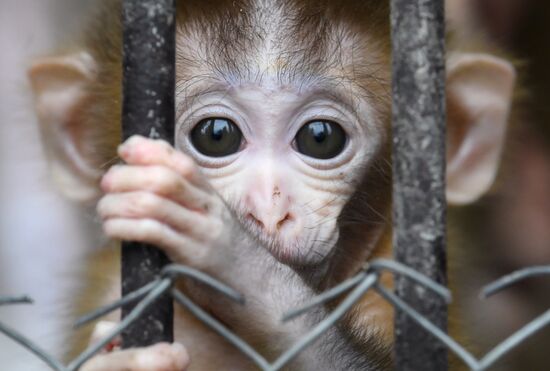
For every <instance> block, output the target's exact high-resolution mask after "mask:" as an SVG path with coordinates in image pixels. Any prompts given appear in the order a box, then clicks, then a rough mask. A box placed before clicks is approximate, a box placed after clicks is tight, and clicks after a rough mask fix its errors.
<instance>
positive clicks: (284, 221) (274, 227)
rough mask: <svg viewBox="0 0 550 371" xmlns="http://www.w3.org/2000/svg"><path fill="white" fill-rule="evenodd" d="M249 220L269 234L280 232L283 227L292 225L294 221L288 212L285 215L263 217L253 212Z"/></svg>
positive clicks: (249, 215)
mask: <svg viewBox="0 0 550 371" xmlns="http://www.w3.org/2000/svg"><path fill="white" fill-rule="evenodd" d="M248 218H249V219H250V220H251V221H252V222H254V223H255V224H256V225H257V226H258V227H260V228H261V229H263V230H264V231H265V232H266V233H268V234H275V233H277V232H280V231H281V229H282V228H283V227H285V226H287V225H289V224H291V223H292V221H293V217H292V215H291V214H290V213H289V212H286V213H285V214H284V215H281V214H267V215H262V216H257V215H256V214H255V213H252V212H251V213H249V214H248Z"/></svg>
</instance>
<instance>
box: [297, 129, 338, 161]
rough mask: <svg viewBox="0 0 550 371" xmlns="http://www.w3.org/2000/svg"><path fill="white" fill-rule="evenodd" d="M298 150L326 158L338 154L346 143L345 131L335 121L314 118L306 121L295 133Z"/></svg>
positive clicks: (312, 155) (319, 157)
mask: <svg viewBox="0 0 550 371" xmlns="http://www.w3.org/2000/svg"><path fill="white" fill-rule="evenodd" d="M295 140H296V148H297V149H298V152H300V153H302V154H304V155H306V156H309V157H313V158H318V159H321V160H327V159H330V158H333V157H336V156H338V155H339V154H340V153H341V152H342V151H343V150H344V147H345V145H346V141H347V136H346V132H345V131H344V129H342V127H341V126H340V125H338V124H337V123H336V122H333V121H328V120H316V121H310V122H308V123H306V124H305V125H304V126H302V128H301V129H300V130H299V131H298V133H297V134H296V139H295Z"/></svg>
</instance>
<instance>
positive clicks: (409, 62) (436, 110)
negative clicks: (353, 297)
mask: <svg viewBox="0 0 550 371" xmlns="http://www.w3.org/2000/svg"><path fill="white" fill-rule="evenodd" d="M444 20H445V17H444V1H442V0H391V27H392V42H393V63H392V68H393V86H392V90H393V182H394V184H393V195H394V196H393V203H394V206H393V218H394V235H393V244H394V252H395V257H396V259H397V261H399V262H401V263H403V264H405V265H407V266H409V267H411V268H413V269H415V270H417V271H418V272H420V273H423V274H424V275H426V276H428V277H430V278H432V279H434V280H435V281H436V282H438V283H443V284H445V283H446V256H445V255H446V253H445V244H446V200H445V120H446V115H445V24H444ZM395 290H396V293H397V295H398V297H399V298H401V299H402V300H403V301H404V302H406V303H408V304H409V305H410V306H411V307H412V308H414V309H415V310H416V311H418V312H419V313H420V314H422V315H423V316H425V317H426V318H427V319H429V320H430V321H431V322H433V323H434V324H435V325H436V326H438V327H439V328H440V329H442V330H443V331H446V328H447V307H446V304H445V301H444V299H443V298H442V297H441V296H438V295H436V294H434V293H433V292H431V291H429V290H426V289H425V288H422V287H419V286H417V285H415V284H414V283H413V282H411V281H410V280H408V279H406V278H402V277H397V278H396V281H395ZM395 318H396V323H395V325H396V327H395V334H396V337H395V362H396V369H397V370H399V371H405V370H415V371H419V370H422V371H436V370H437V371H442V370H446V369H447V368H448V359H447V358H448V357H447V349H446V348H445V345H443V344H442V343H441V342H440V341H439V340H437V339H436V338H435V337H434V336H433V335H432V334H430V333H428V332H427V331H426V330H424V329H423V328H422V327H420V326H419V325H418V324H417V323H416V322H415V321H414V320H413V319H412V318H411V317H409V316H408V315H407V314H406V313H404V312H403V311H401V310H396V317H395Z"/></svg>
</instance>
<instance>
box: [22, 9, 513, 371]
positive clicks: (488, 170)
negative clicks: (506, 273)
mask: <svg viewBox="0 0 550 371" xmlns="http://www.w3.org/2000/svg"><path fill="white" fill-rule="evenodd" d="M177 4H178V5H177V6H178V19H177V36H176V43H177V61H176V70H177V81H176V86H177V92H176V93H177V96H176V102H177V107H176V117H177V125H176V132H175V136H176V141H175V143H176V144H175V147H171V146H170V145H168V144H167V143H165V142H162V141H156V140H151V139H146V138H143V137H132V138H130V139H128V140H127V141H126V142H125V143H123V144H122V145H120V146H118V144H119V143H118V142H119V138H120V137H121V133H120V111H121V108H120V103H121V81H122V78H121V75H122V71H121V64H122V62H121V52H120V51H121V33H122V27H121V24H120V19H119V14H120V1H105V2H104V3H103V4H102V5H101V6H100V8H101V9H100V10H99V13H98V15H97V16H96V17H94V18H93V20H92V22H91V24H90V27H89V28H88V29H87V32H86V33H85V34H84V36H83V38H82V41H81V43H79V44H77V45H76V46H75V47H74V48H73V49H71V50H70V51H69V52H66V53H63V54H62V55H60V56H56V57H51V58H45V59H43V60H41V61H38V62H37V63H36V64H34V66H33V67H32V68H31V70H30V78H31V81H32V85H33V89H34V92H35V97H36V105H37V111H38V115H39V118H40V121H41V128H42V133H43V139H44V143H45V149H46V152H47V155H48V157H49V159H50V160H51V161H50V162H51V168H52V172H53V175H54V177H55V179H56V180H57V181H58V183H59V185H60V187H61V189H62V190H63V191H64V192H65V193H66V194H67V195H69V196H70V197H71V198H73V199H76V200H79V201H80V202H83V203H87V204H96V203H97V210H98V214H99V216H100V217H101V220H102V223H103V230H104V232H105V234H106V235H107V236H108V237H109V238H111V239H113V240H120V239H123V240H132V241H142V242H147V243H152V244H154V245H157V246H158V247H159V248H161V249H162V250H163V251H165V252H166V254H167V255H168V256H169V257H170V258H171V259H172V260H173V261H174V262H176V263H183V264H188V265H191V266H193V267H195V268H198V269H200V270H203V271H205V272H207V273H210V274H212V275H214V276H216V277H217V278H219V279H221V280H222V281H224V282H226V283H227V284H228V285H230V286H232V287H233V288H235V289H236V290H238V291H240V292H241V293H243V294H244V295H245V296H246V298H247V304H246V305H245V306H244V307H235V305H236V304H232V303H229V302H227V301H225V300H224V299H223V298H219V297H218V296H215V295H212V294H211V293H210V292H209V291H207V290H205V289H204V288H197V287H194V286H191V285H190V284H188V285H186V286H185V290H186V292H187V293H188V295H190V296H192V297H193V299H194V300H196V301H198V302H200V303H201V305H202V306H203V307H204V308H206V309H207V310H208V311H209V312H211V313H213V314H214V315H215V316H216V317H217V318H219V319H220V320H221V321H223V322H224V323H225V324H226V325H227V326H229V327H230V328H231V329H232V330H233V331H235V332H236V333H237V334H239V335H240V336H241V337H243V338H244V339H246V340H247V341H248V342H249V343H250V344H251V345H252V346H253V347H254V348H256V349H258V350H259V351H261V352H262V353H263V354H264V355H265V356H266V357H275V356H276V355H278V354H280V353H281V352H282V351H283V350H284V349H287V348H288V347H289V346H290V345H292V344H293V343H295V342H296V341H297V339H299V338H300V337H301V336H302V335H303V334H305V333H306V332H307V330H308V329H309V328H311V326H312V325H313V324H314V323H316V322H318V321H319V320H320V319H322V318H323V317H324V316H325V315H326V313H327V312H328V311H329V310H330V308H327V309H321V310H319V311H317V312H314V313H311V314H308V315H305V316H303V317H301V318H299V319H296V320H293V321H291V322H290V323H286V324H282V323H281V321H280V318H281V316H282V314H283V313H284V312H286V311H287V310H288V309H290V308H293V307H296V306H298V305H300V304H303V303H304V302H306V301H308V300H309V299H311V298H312V297H313V296H314V295H316V293H317V292H319V291H321V290H325V289H327V288H329V287H331V286H333V285H334V284H336V283H338V282H340V281H342V280H343V279H346V278H349V277H351V276H352V275H354V274H356V273H357V272H358V271H359V270H360V269H361V267H362V266H363V265H364V263H365V262H366V261H368V260H370V259H373V258H377V257H386V258H389V257H391V158H390V153H391V151H390V148H391V135H390V119H391V118H390V112H391V97H390V93H389V92H390V90H391V71H390V65H391V43H390V28H389V2H388V1H381V0H360V1H359V0H340V1H328V0H316V1H310V0H210V1H205V0H201V1H198V0H186V1H178V3H177ZM448 33H449V35H448V50H449V53H448V63H447V93H448V102H447V103H448V153H447V154H448V157H447V158H448V159H447V162H448V166H447V180H448V183H447V197H448V201H449V202H450V203H456V204H464V203H468V202H471V201H474V200H476V199H477V198H479V197H480V196H481V195H482V194H483V193H484V192H486V191H487V190H488V189H489V188H490V186H491V184H492V182H493V180H494V178H495V174H496V170H497V166H498V162H499V157H500V153H501V149H502V144H503V140H504V135H505V131H506V122H507V119H508V112H509V107H510V102H511V97H512V92H513V86H514V80H515V72H514V69H513V67H512V65H511V64H510V63H508V62H507V61H505V60H504V59H501V58H499V57H497V56H494V55H489V54H486V45H485V44H484V42H483V38H482V36H479V35H477V36H476V42H470V41H468V37H467V35H466V33H465V32H460V30H454V29H453V27H452V25H450V26H449V31H448ZM118 159H120V160H122V161H123V164H122V165H114V166H110V165H111V164H113V163H114V162H117V160H118ZM100 255H101V257H100V258H97V259H96V260H95V263H94V262H93V261H92V262H91V263H90V267H96V268H91V270H92V271H93V270H95V271H96V275H97V276H102V275H103V276H105V275H108V276H109V277H113V280H112V281H109V282H110V283H109V285H107V286H108V287H104V288H103V287H102V292H101V293H99V294H97V295H96V297H95V300H94V301H93V302H92V303H90V305H91V307H97V306H99V305H101V304H102V303H104V302H105V301H106V300H111V299H112V298H113V297H114V296H115V295H116V293H117V287H118V286H117V285H118V284H117V283H116V279H115V278H116V277H117V274H118V272H117V270H116V269H114V268H113V269H111V268H109V267H111V266H116V261H117V254H116V252H115V250H114V249H108V250H106V251H102V252H101V254H100ZM109 262H110V263H111V264H109ZM97 267H99V268H100V269H101V272H98V269H97ZM384 280H385V282H386V283H391V282H390V281H389V279H388V278H387V277H385V278H384ZM89 281H90V282H88V283H89V285H90V287H96V288H94V289H93V290H94V292H97V291H98V289H97V287H99V286H101V284H100V280H95V279H90V280H89ZM103 289H104V290H103ZM100 332H101V331H100ZM392 332H393V312H392V309H391V308H390V306H389V305H388V304H386V303H384V302H383V300H382V299H381V298H380V297H378V296H376V295H375V294H367V295H365V297H364V298H363V299H362V301H361V302H359V303H358V304H357V305H356V307H355V308H354V309H353V310H352V311H350V313H349V314H348V315H347V317H346V319H345V320H344V321H343V322H342V323H341V324H339V325H338V326H337V327H335V328H333V329H331V330H330V331H329V332H328V333H327V334H326V335H324V336H323V337H321V338H320V339H319V340H318V341H317V342H316V343H314V344H313V345H312V346H311V347H310V348H308V349H307V350H305V351H304V352H302V353H301V354H300V355H299V356H298V358H297V359H296V360H295V361H294V362H293V363H292V365H291V366H290V367H291V369H293V370H382V369H388V368H389V367H390V365H391V345H392ZM175 337H176V341H177V342H178V343H177V344H175V345H168V344H159V345H155V346H152V347H149V348H144V349H131V350H124V351H115V352H111V353H106V354H103V355H100V356H97V357H96V358H94V359H92V360H91V361H90V362H89V363H88V364H86V365H85V366H84V367H83V370H86V371H103V370H110V371H117V370H133V371H141V370H165V371H172V370H183V369H186V368H188V369H189V370H249V369H250V370H253V369H254V367H253V365H252V364H251V363H250V362H249V361H248V360H247V359H245V357H244V356H242V355H240V354H238V352H236V351H234V350H233V348H231V346H229V345H228V344H226V343H225V342H224V341H223V340H222V339H220V338H218V337H217V336H216V335H215V334H213V333H211V332H210V331H209V330H208V329H206V328H205V327H204V326H203V325H202V324H201V323H199V322H198V321H197V320H195V319H194V318H193V317H192V316H191V315H190V314H188V313H186V312H184V311H183V310H179V309H178V311H177V313H176V318H175ZM180 343H181V344H183V345H179V344H180ZM190 359H191V360H190Z"/></svg>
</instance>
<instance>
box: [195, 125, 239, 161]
mask: <svg viewBox="0 0 550 371" xmlns="http://www.w3.org/2000/svg"><path fill="white" fill-rule="evenodd" d="M190 139H191V143H192V144H193V146H194V147H195V148H196V149H197V151H199V152H200V153H202V154H203V155H206V156H209V157H224V156H229V155H232V154H233V153H236V152H238V151H239V149H240V148H241V143H242V140H243V134H242V132H241V130H240V129H239V127H238V126H237V125H236V124H235V123H234V122H233V121H231V120H229V119H226V118H221V117H215V118H207V119H204V120H201V121H199V123H198V124H197V125H196V126H195V127H194V128H193V130H191V135H190Z"/></svg>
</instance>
